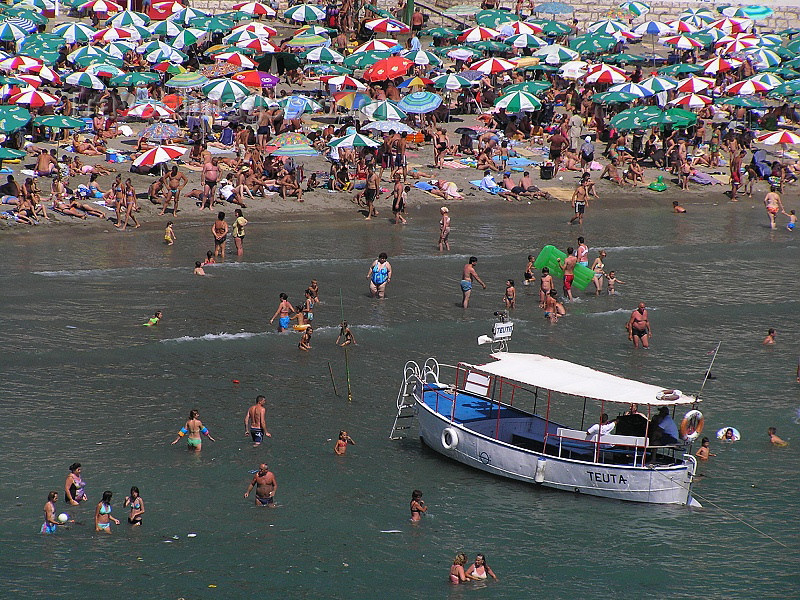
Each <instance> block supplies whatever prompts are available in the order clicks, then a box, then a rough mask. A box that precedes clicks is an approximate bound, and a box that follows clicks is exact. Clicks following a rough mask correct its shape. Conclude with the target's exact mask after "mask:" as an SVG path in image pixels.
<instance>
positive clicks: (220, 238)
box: [211, 211, 228, 259]
mask: <svg viewBox="0 0 800 600" xmlns="http://www.w3.org/2000/svg"><path fill="white" fill-rule="evenodd" d="M211 233H212V235H213V236H214V256H221V257H222V258H223V259H224V258H225V240H227V239H228V224H227V223H226V222H225V213H224V212H222V211H220V212H219V213H217V220H216V221H214V225H212V227H211Z"/></svg>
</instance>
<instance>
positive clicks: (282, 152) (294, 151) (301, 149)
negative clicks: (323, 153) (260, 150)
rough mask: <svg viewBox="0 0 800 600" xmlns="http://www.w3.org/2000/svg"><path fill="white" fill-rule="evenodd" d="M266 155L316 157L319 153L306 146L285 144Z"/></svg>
mask: <svg viewBox="0 0 800 600" xmlns="http://www.w3.org/2000/svg"><path fill="white" fill-rule="evenodd" d="M268 154H271V155H272V156H317V155H318V154H319V152H317V151H316V150H314V148H312V147H311V146H309V145H308V144H286V145H285V146H281V147H280V148H277V149H275V150H273V151H272V152H269V153H268Z"/></svg>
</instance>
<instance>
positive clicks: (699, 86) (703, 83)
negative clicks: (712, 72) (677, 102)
mask: <svg viewBox="0 0 800 600" xmlns="http://www.w3.org/2000/svg"><path fill="white" fill-rule="evenodd" d="M713 85H714V80H713V79H711V78H710V77H696V76H692V77H687V78H686V79H684V80H683V81H681V82H680V83H679V84H678V87H676V88H675V89H676V90H677V91H679V92H680V93H681V94H696V93H697V92H702V91H705V90H707V89H708V88H710V87H711V86H713Z"/></svg>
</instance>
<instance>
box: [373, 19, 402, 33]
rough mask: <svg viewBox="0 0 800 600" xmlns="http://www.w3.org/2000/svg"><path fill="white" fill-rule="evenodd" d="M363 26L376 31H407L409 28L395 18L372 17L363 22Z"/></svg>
mask: <svg viewBox="0 0 800 600" xmlns="http://www.w3.org/2000/svg"><path fill="white" fill-rule="evenodd" d="M364 27H366V28H367V29H371V30H372V31H377V32H378V33H393V34H400V33H409V32H410V31H411V28H410V27H409V26H408V25H406V24H405V23H403V22H402V21H398V20H397V19H373V20H371V21H367V22H366V23H364Z"/></svg>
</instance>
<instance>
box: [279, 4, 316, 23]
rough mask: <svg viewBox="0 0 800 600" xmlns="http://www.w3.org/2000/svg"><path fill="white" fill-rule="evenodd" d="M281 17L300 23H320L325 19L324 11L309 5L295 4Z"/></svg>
mask: <svg viewBox="0 0 800 600" xmlns="http://www.w3.org/2000/svg"><path fill="white" fill-rule="evenodd" d="M283 16H284V17H285V18H287V19H291V20H292V21H299V22H300V23H310V22H312V21H321V20H322V19H324V18H325V10H323V9H322V8H320V7H318V6H313V5H311V4H297V5H295V6H293V7H291V8H290V9H289V10H287V11H285V12H284V13H283Z"/></svg>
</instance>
